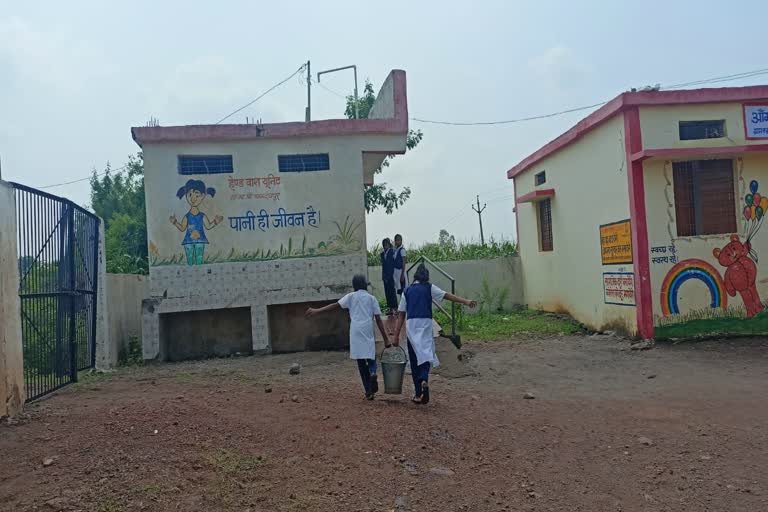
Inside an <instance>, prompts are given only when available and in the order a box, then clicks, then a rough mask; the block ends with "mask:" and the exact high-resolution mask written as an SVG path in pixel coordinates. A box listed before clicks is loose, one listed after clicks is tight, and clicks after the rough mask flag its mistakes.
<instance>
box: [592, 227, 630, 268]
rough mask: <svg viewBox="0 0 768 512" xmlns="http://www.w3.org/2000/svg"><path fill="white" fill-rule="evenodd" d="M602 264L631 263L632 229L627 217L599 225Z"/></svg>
mask: <svg viewBox="0 0 768 512" xmlns="http://www.w3.org/2000/svg"><path fill="white" fill-rule="evenodd" d="M600 253H601V255H602V260H603V265H623V264H626V263H632V230H631V229H630V224H629V219H627V220H622V221H619V222H614V223H612V224H603V225H602V226H600Z"/></svg>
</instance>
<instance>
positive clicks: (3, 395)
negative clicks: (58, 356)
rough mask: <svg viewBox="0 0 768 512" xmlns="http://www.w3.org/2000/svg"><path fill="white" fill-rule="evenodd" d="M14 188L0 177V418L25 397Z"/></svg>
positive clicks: (12, 411) (15, 410)
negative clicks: (0, 179)
mask: <svg viewBox="0 0 768 512" xmlns="http://www.w3.org/2000/svg"><path fill="white" fill-rule="evenodd" d="M16 237H17V235H16V201H15V200H14V194H13V188H12V187H11V186H10V185H9V184H7V183H5V182H3V181H0V418H2V417H4V416H12V415H15V414H17V413H18V412H20V411H21V408H22V406H23V405H24V401H25V400H26V388H25V387H24V359H23V355H22V343H21V300H20V299H19V264H18V261H19V257H18V251H17V241H16V240H17V238H16Z"/></svg>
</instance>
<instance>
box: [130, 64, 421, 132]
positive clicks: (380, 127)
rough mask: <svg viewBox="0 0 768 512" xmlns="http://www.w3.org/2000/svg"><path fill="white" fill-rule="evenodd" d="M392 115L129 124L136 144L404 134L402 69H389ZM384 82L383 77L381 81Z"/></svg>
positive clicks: (405, 100)
mask: <svg viewBox="0 0 768 512" xmlns="http://www.w3.org/2000/svg"><path fill="white" fill-rule="evenodd" d="M390 78H391V79H392V82H393V87H392V91H393V98H392V111H393V116H392V117H387V118H380V119H323V120H319V121H310V122H290V123H271V124H261V125H256V124H206V125H187V126H149V127H133V128H131V135H132V136H133V140H134V141H136V143H137V144H138V145H139V146H142V145H143V144H145V143H162V142H212V141H227V142H231V141H242V140H255V139H263V138H288V137H322V136H338V135H368V134H378V135H405V134H407V133H408V98H407V83H406V75H405V71H403V70H400V69H395V70H392V71H391V72H390V74H389V76H388V77H387V80H389V79H390ZM385 82H386V80H385Z"/></svg>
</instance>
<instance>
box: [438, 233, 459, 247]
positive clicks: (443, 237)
mask: <svg viewBox="0 0 768 512" xmlns="http://www.w3.org/2000/svg"><path fill="white" fill-rule="evenodd" d="M437 245H439V246H440V247H442V248H444V249H455V248H456V237H455V236H453V235H452V234H450V233H448V231H446V230H445V229H441V230H440V234H439V235H438V237H437Z"/></svg>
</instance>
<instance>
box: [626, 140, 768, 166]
mask: <svg viewBox="0 0 768 512" xmlns="http://www.w3.org/2000/svg"><path fill="white" fill-rule="evenodd" d="M766 151H768V144H748V145H744V146H718V147H696V148H664V149H643V150H641V151H638V152H637V153H632V158H631V161H633V162H635V161H642V160H647V159H649V158H654V157H657V158H677V157H679V158H685V157H692V156H702V155H703V156H709V155H712V156H715V155H728V154H739V153H759V152H766Z"/></svg>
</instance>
